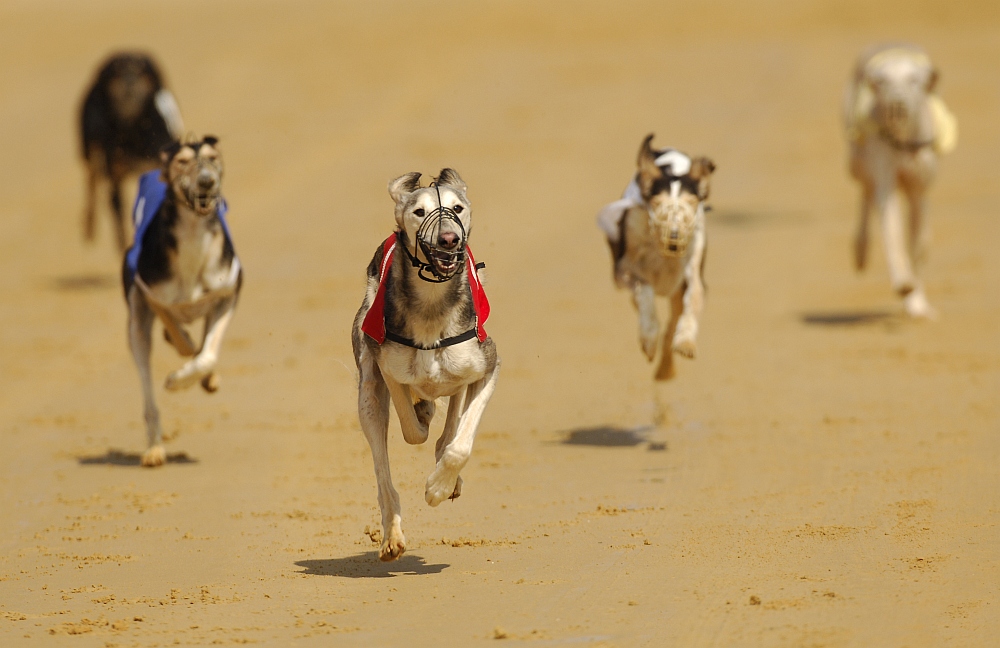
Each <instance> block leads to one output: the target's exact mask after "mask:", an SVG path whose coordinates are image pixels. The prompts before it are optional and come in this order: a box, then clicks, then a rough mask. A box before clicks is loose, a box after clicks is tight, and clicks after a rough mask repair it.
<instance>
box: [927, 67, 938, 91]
mask: <svg viewBox="0 0 1000 648" xmlns="http://www.w3.org/2000/svg"><path fill="white" fill-rule="evenodd" d="M940 78H941V73H940V72H938V69H937V68H931V73H930V74H929V75H928V76H927V94H930V93H932V92H934V88H936V87H937V84H938V80H939V79H940Z"/></svg>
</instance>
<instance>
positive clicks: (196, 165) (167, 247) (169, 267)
mask: <svg viewBox="0 0 1000 648" xmlns="http://www.w3.org/2000/svg"><path fill="white" fill-rule="evenodd" d="M162 163H163V169H162V170H161V171H151V172H149V173H147V174H145V175H144V176H142V178H141V179H140V182H139V195H138V198H137V199H136V206H135V219H136V227H135V242H134V244H133V245H132V247H131V248H129V251H128V252H127V253H126V255H125V262H124V264H123V268H122V278H123V281H124V285H125V297H126V299H127V300H128V305H129V318H128V333H129V345H130V346H131V348H132V355H133V357H134V358H135V364H136V366H137V367H138V369H139V378H140V379H141V381H142V393H143V397H144V398H145V418H146V434H147V437H148V442H149V443H148V448H147V450H146V452H145V453H144V454H143V455H142V465H144V466H158V465H160V464H162V463H163V462H164V460H165V458H166V455H165V453H164V450H163V434H162V432H161V430H160V413H159V410H158V409H157V407H156V401H155V399H154V398H153V382H152V377H151V374H150V367H149V354H150V349H151V346H152V329H153V320H154V319H156V318H157V317H158V318H159V319H160V321H161V322H162V323H163V328H164V334H165V336H166V338H167V341H168V342H170V344H172V345H173V346H174V348H175V349H177V352H178V353H180V354H181V355H182V356H193V357H191V359H190V360H188V361H187V362H186V363H185V364H184V366H183V367H181V368H180V369H178V370H177V371H175V372H173V373H171V374H170V375H169V376H168V377H167V382H166V388H167V389H169V390H178V389H183V388H185V387H189V386H191V385H193V384H195V383H196V382H199V381H200V382H201V385H202V387H204V388H205V390H206V391H208V392H214V391H215V390H216V389H218V386H219V380H218V376H217V375H216V373H215V371H214V370H215V364H216V361H217V360H218V357H219V348H220V347H221V346H222V336H223V335H224V334H225V332H226V327H227V326H229V322H230V320H231V319H232V317H233V311H234V309H235V308H236V300H237V297H238V296H239V291H240V287H241V285H242V283H243V272H242V270H241V267H240V261H239V259H238V258H237V257H236V252H235V251H234V249H233V242H232V238H231V237H230V236H229V228H228V226H227V225H226V221H225V214H226V202H225V200H224V199H223V198H222V194H221V192H220V187H221V184H222V158H221V156H220V155H219V150H218V140H216V138H214V137H206V138H205V139H203V140H201V141H194V142H186V143H184V144H180V143H178V142H174V143H173V144H172V145H171V146H170V147H169V148H168V149H166V150H165V151H164V152H163V154H162ZM199 319H204V322H205V333H204V337H203V340H202V343H201V345H200V347H198V346H195V344H194V342H192V340H191V338H190V337H189V336H188V333H187V331H185V329H184V328H183V326H184V325H186V324H191V323H193V322H194V321H195V320H199Z"/></svg>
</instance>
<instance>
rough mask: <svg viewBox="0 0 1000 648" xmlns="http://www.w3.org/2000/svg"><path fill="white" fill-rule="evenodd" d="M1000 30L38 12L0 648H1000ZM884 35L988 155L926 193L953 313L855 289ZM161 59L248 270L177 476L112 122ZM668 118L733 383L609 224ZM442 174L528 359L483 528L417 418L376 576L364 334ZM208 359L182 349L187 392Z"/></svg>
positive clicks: (954, 14)
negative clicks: (96, 121) (626, 275)
mask: <svg viewBox="0 0 1000 648" xmlns="http://www.w3.org/2000/svg"><path fill="white" fill-rule="evenodd" d="M998 13H1000V12H998V10H997V7H996V4H995V2H992V1H984V2H949V3H945V2H938V1H934V2H930V1H927V2H910V1H907V2H901V1H900V2H897V1H895V0H891V1H885V2H879V3H871V2H867V1H858V2H787V3H783V2H774V1H770V0H764V1H762V2H754V3H750V2H743V1H742V0H740V1H738V2H737V1H735V0H734V1H732V2H730V1H726V0H712V1H708V2H697V3H664V2H660V1H657V2H634V3H611V2H607V3H595V2H551V3H548V2H547V3H536V2H526V1H520V0H510V1H506V2H476V3H471V2H432V3H413V2H371V3H366V2H336V3H332V2H330V3H325V2H324V3H320V2H316V3H312V4H306V3H285V2H247V1H243V0H240V1H239V2H236V1H233V2H217V3H196V2H189V1H187V0H176V1H174V2H169V3H167V2H162V3H161V2H143V3H135V2H104V1H101V2H98V1H94V2H88V3H82V2H67V1H63V0H32V1H30V2H29V1H27V0H20V1H11V2H5V3H3V4H2V5H0V88H2V91H0V142H2V147H0V151H2V154H0V195H2V196H3V199H2V201H0V304H2V305H0V440H2V448H3V450H2V452H0V645H2V646H5V647H6V646H20V645H36V644H43V645H48V644H52V645H75V646H76V645H78V646H167V645H206V644H236V643H260V644H265V645H274V646H291V645H295V646H365V647H366V648H370V647H373V646H401V645H412V646H466V645H477V644H483V643H489V642H493V643H495V642H496V641H497V639H498V638H500V639H503V640H505V641H506V642H507V643H518V642H533V643H534V644H536V645H540V646H544V645H584V646H694V647H701V646H788V647H799V646H801V647H806V646H808V647H820V646H823V647H836V646H890V647H904V646H906V647H910V648H914V647H918V646H935V647H937V646H956V647H957V646H963V647H964V646H989V645H996V641H997V637H998V636H1000V599H998V592H1000V539H998V526H997V525H998V522H1000V478H998V465H1000V425H998V421H1000V401H998V388H1000V338H998V335H997V321H998V319H1000V295H998V286H1000V255H998V254H997V253H996V249H997V244H998V241H1000V183H998V182H997V177H998V175H997V172H998V169H1000V119H998V116H1000V91H998V88H1000V86H998V85H997V80H998V79H1000V38H998V33H1000V18H998ZM885 39H907V40H913V41H916V42H920V43H922V44H924V45H925V46H926V47H927V48H928V49H929V50H930V52H931V53H932V55H933V56H934V58H935V60H936V61H937V63H938V64H939V66H940V68H941V71H942V76H941V90H942V93H943V95H944V97H945V99H946V101H947V102H948V103H949V105H950V106H951V107H952V108H953V110H954V111H955V113H956V114H957V116H958V119H959V124H960V128H961V134H960V140H959V146H958V150H957V151H956V152H955V153H954V154H953V155H952V156H950V157H948V158H947V159H945V160H944V161H943V163H942V165H941V172H940V175H939V178H938V181H937V184H936V185H935V187H934V188H933V191H932V193H931V196H930V213H931V219H932V222H933V226H934V232H935V238H934V242H933V247H932V256H931V259H930V262H929V265H928V267H927V269H926V273H925V276H926V280H927V292H928V295H929V298H930V300H931V302H932V303H933V304H934V305H935V306H936V307H937V308H938V309H939V310H940V312H941V318H940V320H939V321H938V322H935V323H921V324H917V323H913V322H910V321H907V320H905V319H904V318H903V317H901V315H900V313H901V308H900V304H899V303H898V302H897V300H896V299H895V298H894V297H893V296H892V294H891V293H890V291H889V285H888V279H887V273H886V269H885V265H884V262H883V257H882V254H881V252H880V251H879V250H876V251H875V254H874V257H873V259H872V263H871V268H870V270H869V272H868V273H867V274H866V275H863V276H856V275H855V274H854V273H853V271H852V270H851V267H850V256H849V250H850V241H851V233H852V230H853V228H854V220H855V213H856V211H857V206H856V203H857V195H856V193H857V192H856V189H855V187H854V186H853V185H852V183H851V182H850V181H849V179H848V177H847V174H846V170H845V167H846V164H845V150H844V149H845V147H844V143H843V138H842V133H841V128H840V124H839V102H840V97H841V92H842V89H843V84H844V82H845V80H846V78H847V75H848V72H849V70H850V68H851V65H852V62H853V59H854V57H855V55H856V53H857V52H858V51H859V50H860V49H861V48H862V47H864V46H865V45H867V44H869V43H871V42H875V41H879V40H885ZM134 46H142V47H145V48H148V49H149V50H151V51H153V52H155V53H156V55H157V56H158V57H159V59H160V61H161V63H162V65H163V67H164V69H165V71H166V73H167V75H168V79H169V82H170V84H171V86H172V88H173V90H174V92H175V94H176V96H177V98H178V101H179V103H180V106H181V109H182V112H183V114H184V117H185V121H186V123H187V126H188V128H190V129H192V130H195V131H197V132H199V133H205V132H208V133H215V134H217V135H219V136H220V137H221V138H222V140H221V141H222V144H221V146H222V147H223V151H224V154H225V156H226V162H227V171H226V178H225V185H224V186H225V192H226V194H227V196H228V198H229V201H230V205H231V220H230V222H231V226H232V229H233V231H234V236H235V238H236V244H237V249H238V251H239V253H240V255H241V258H242V261H243V264H244V266H245V269H246V283H245V286H244V292H243V298H242V302H241V304H240V307H239V310H238V312H237V315H236V318H235V320H234V323H233V325H232V327H231V328H230V332H229V334H228V337H227V339H226V341H225V344H224V347H223V353H222V357H221V362H220V373H221V376H222V380H223V384H222V389H221V391H220V392H219V393H218V394H216V395H214V396H207V395H205V394H204V393H202V392H201V391H200V390H197V389H194V390H191V391H189V392H185V393H181V394H172V393H169V394H168V393H167V392H165V391H164V390H163V389H162V388H158V391H157V396H158V398H159V403H160V406H161V410H162V415H163V420H164V427H165V431H166V433H167V435H168V436H169V437H170V441H169V443H168V446H167V448H168V452H169V453H171V457H172V461H171V463H169V464H168V465H166V466H164V467H162V468H160V469H156V470H147V469H142V468H140V467H138V455H139V453H140V452H141V450H142V449H143V447H144V430H143V426H142V419H141V412H142V408H141V401H140V391H139V385H138V380H137V377H136V374H135V370H134V367H133V365H132V360H131V358H130V356H129V354H128V352H127V345H126V338H125V307H124V303H123V300H122V296H121V291H120V287H119V285H118V279H117V272H118V271H117V268H118V266H119V260H118V257H117V253H116V252H115V251H114V250H113V245H112V240H111V235H110V234H111V231H110V227H109V221H108V220H107V218H106V215H105V213H104V212H102V214H101V218H102V220H101V221H100V230H99V237H98V240H97V241H96V243H95V244H94V245H91V246H86V245H84V244H83V242H82V240H81V231H82V223H81V221H82V217H81V213H82V204H83V169H82V165H81V164H80V162H79V160H78V159H77V143H76V132H75V122H76V109H77V105H78V102H79V100H80V98H81V96H82V94H83V91H84V88H85V87H86V85H87V84H88V83H89V81H90V78H91V75H92V74H93V71H94V70H95V68H96V66H97V64H98V62H99V61H100V60H101V59H102V58H103V57H104V56H105V55H106V54H107V53H108V52H109V51H111V50H112V49H115V48H119V47H134ZM650 131H655V132H656V133H657V135H658V140H657V142H658V143H661V144H663V145H667V144H670V145H673V146H676V147H679V148H681V149H684V150H687V151H690V152H692V153H698V154H707V155H710V156H711V157H712V158H713V159H714V160H715V161H716V163H717V164H718V170H717V173H716V176H715V180H714V185H713V204H714V206H715V211H714V212H712V213H711V214H710V215H709V223H708V229H709V240H710V246H709V255H708V267H707V271H706V278H707V282H708V287H709V291H708V303H707V308H706V311H705V314H704V317H703V319H702V329H701V336H700V340H699V348H698V353H699V355H698V358H697V359H696V360H694V361H679V372H678V377H677V378H676V379H675V380H674V381H672V382H669V383H664V384H654V383H653V382H652V380H651V375H652V371H653V369H652V367H651V366H650V365H648V364H647V363H646V361H645V359H644V358H643V357H642V355H641V353H640V351H639V346H638V341H637V334H636V329H637V325H636V318H635V315H634V313H633V312H632V307H631V305H630V303H629V299H628V296H627V295H625V294H623V293H619V292H616V291H615V290H614V288H613V286H612V284H611V280H610V272H609V259H608V258H607V250H606V248H605V244H604V242H603V240H602V239H601V236H600V233H599V232H598V230H597V228H596V227H595V225H594V215H595V214H596V212H597V210H598V209H599V208H600V207H601V206H602V205H603V204H604V203H605V202H608V201H610V200H613V199H615V198H616V197H617V196H618V194H619V192H620V191H621V190H622V188H623V187H624V185H625V183H626V182H627V180H628V178H629V176H630V174H631V173H632V171H633V164H634V159H635V153H636V150H637V148H638V145H639V142H640V141H641V139H642V137H643V136H644V135H645V134H646V133H647V132H650ZM444 166H454V167H455V168H457V169H458V170H459V171H460V172H461V173H462V174H463V176H464V178H465V179H466V180H467V182H468V184H469V187H470V189H469V195H470V198H471V199H472V201H473V205H474V207H475V216H474V218H475V224H476V225H475V232H474V234H473V238H472V241H473V244H474V248H475V250H476V254H477V257H479V258H481V259H482V260H484V261H486V262H487V263H488V266H489V267H488V272H489V277H490V283H489V285H488V290H489V294H490V298H491V301H492V304H493V315H492V317H491V319H490V322H489V327H488V328H489V331H490V333H491V335H492V336H493V337H494V339H495V340H496V342H497V345H498V348H499V351H500V354H501V356H502V358H503V362H504V365H503V371H502V374H501V377H500V383H499V386H498V389H497V392H496V395H495V397H494V399H493V401H492V403H491V404H490V407H489V409H488V410H487V412H486V416H485V418H484V420H483V423H482V426H481V428H480V431H479V436H478V439H477V442H476V447H475V451H474V453H473V456H472V460H471V461H470V463H469V465H468V467H467V468H466V469H465V471H464V476H465V489H464V493H463V495H462V497H461V498H460V499H459V500H457V501H455V502H446V503H445V504H443V505H442V506H440V507H438V508H435V509H432V508H430V507H428V506H427V505H426V504H425V503H424V501H423V484H424V479H425V478H426V476H427V474H429V472H430V470H431V467H432V461H433V449H432V444H427V445H426V446H418V447H410V446H407V445H405V444H404V443H403V441H402V438H401V435H400V434H399V431H398V427H397V425H396V423H395V421H394V422H393V423H392V427H391V429H390V436H391V439H392V441H391V454H392V460H393V471H394V477H395V482H396V486H397V487H398V489H399V491H400V494H401V497H402V502H403V513H404V530H405V532H406V537H407V539H408V541H409V546H408V551H407V553H406V554H405V556H404V557H403V558H402V559H401V560H400V561H398V562H396V563H393V564H381V563H379V562H378V561H377V560H376V558H375V553H374V550H375V547H374V546H373V544H372V541H371V539H370V538H369V536H368V535H366V533H365V530H366V528H368V527H372V528H374V527H376V526H377V525H378V520H379V517H378V512H377V506H376V499H375V498H376V493H375V480H374V476H373V474H372V468H371V459H370V455H369V452H368V448H367V445H366V443H365V441H364V439H363V437H362V434H361V432H360V429H359V426H358V422H357V415H356V407H355V398H356V391H355V370H354V364H353V359H352V357H351V350H350V341H349V331H350V324H351V320H352V317H353V315H354V312H355V310H356V309H357V307H358V304H359V303H360V300H361V297H362V294H363V285H364V268H365V265H366V264H367V263H368V261H369V259H370V257H371V253H372V251H373V250H374V249H375V247H376V245H377V244H378V242H379V241H381V240H382V238H384V237H385V236H386V235H387V234H388V233H389V232H390V231H391V228H392V223H393V221H392V215H391V214H392V212H391V201H390V199H389V198H388V196H387V194H386V191H385V184H386V182H387V180H388V179H389V178H391V177H395V176H397V175H399V174H402V173H404V172H407V171H411V170H419V171H423V172H425V173H435V172H437V170H438V169H440V168H441V167H444ZM875 241H876V243H879V244H880V239H879V238H878V237H876V238H875ZM156 339H157V340H159V336H158V335H157V336H156ZM179 365H180V360H179V359H178V358H177V357H176V355H175V354H173V352H172V350H170V349H167V348H165V345H164V344H162V343H158V345H157V347H156V350H155V354H154V371H155V375H156V382H157V384H158V385H160V384H162V380H163V379H164V378H165V377H166V374H167V373H168V372H169V371H171V370H173V369H174V368H176V367H178V366H179ZM437 424H438V425H440V422H437Z"/></svg>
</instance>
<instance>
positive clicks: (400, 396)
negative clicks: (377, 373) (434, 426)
mask: <svg viewBox="0 0 1000 648" xmlns="http://www.w3.org/2000/svg"><path fill="white" fill-rule="evenodd" d="M383 379H384V380H385V384H386V386H387V387H388V388H389V394H391V395H392V404H393V406H394V407H395V408H396V416H398V417H399V427H400V429H402V431H403V439H404V440H405V441H406V442H407V443H409V444H410V445H419V444H421V443H423V442H424V441H426V440H427V434H428V429H427V424H425V423H424V422H422V421H421V420H420V417H418V416H417V412H416V410H415V409H414V408H413V393H412V392H411V391H410V388H409V387H408V386H407V385H402V384H400V383H398V382H396V381H395V380H393V379H392V377H390V376H386V375H385V374H383ZM421 409H422V410H423V407H422V408H421ZM422 413H423V414H426V411H423V412H422ZM433 414H434V412H433V411H431V415H432V416H433ZM429 422H430V421H429V419H428V423H429Z"/></svg>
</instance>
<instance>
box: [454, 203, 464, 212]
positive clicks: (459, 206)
mask: <svg viewBox="0 0 1000 648" xmlns="http://www.w3.org/2000/svg"><path fill="white" fill-rule="evenodd" d="M464 210H465V207H462V206H461V205H455V208H454V209H452V211H453V212H455V213H456V214H461V213H462V212H463V211H464Z"/></svg>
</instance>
